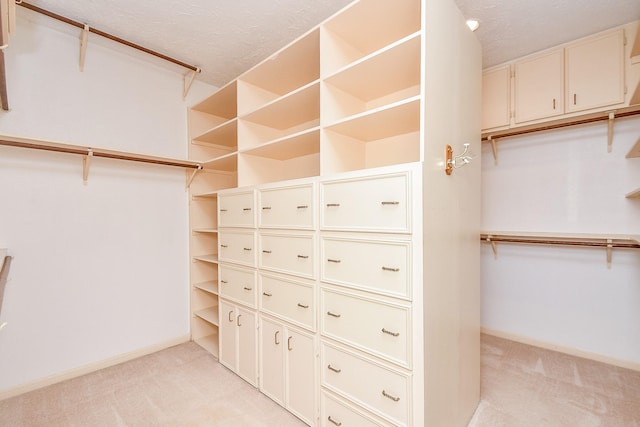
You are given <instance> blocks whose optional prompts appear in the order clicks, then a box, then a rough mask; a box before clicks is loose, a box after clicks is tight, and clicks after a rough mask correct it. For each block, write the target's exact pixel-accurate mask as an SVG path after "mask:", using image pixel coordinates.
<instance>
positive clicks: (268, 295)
mask: <svg viewBox="0 0 640 427" xmlns="http://www.w3.org/2000/svg"><path fill="white" fill-rule="evenodd" d="M262 295H264V296H265V297H270V296H273V294H268V293H266V292H263V293H262Z"/></svg>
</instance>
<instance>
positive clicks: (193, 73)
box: [182, 68, 202, 101]
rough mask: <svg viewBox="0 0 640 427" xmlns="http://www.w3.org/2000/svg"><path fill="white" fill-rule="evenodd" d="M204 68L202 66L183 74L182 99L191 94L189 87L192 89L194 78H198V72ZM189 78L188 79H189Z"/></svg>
mask: <svg viewBox="0 0 640 427" xmlns="http://www.w3.org/2000/svg"><path fill="white" fill-rule="evenodd" d="M201 71H202V70H201V69H200V68H196V69H195V70H193V71H187V72H186V73H185V74H184V75H183V76H182V100H183V101H184V100H185V99H186V98H187V95H188V94H189V89H191V85H192V84H193V80H194V79H195V78H196V74H198V73H200V72H201ZM187 80H188V81H187Z"/></svg>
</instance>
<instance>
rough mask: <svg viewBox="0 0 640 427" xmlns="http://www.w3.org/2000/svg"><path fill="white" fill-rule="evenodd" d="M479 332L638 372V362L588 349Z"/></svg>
mask: <svg viewBox="0 0 640 427" xmlns="http://www.w3.org/2000/svg"><path fill="white" fill-rule="evenodd" d="M480 332H481V333H483V334H486V335H492V336H494V337H498V338H504V339H507V340H510V341H515V342H519V343H522V344H527V345H532V346H534V347H540V348H544V349H546V350H552V351H557V352H559V353H564V354H568V355H570V356H575V357H582V358H583V359H589V360H594V361H596V362H601V363H606V364H608V365H613V366H618V367H620V368H626V369H631V370H634V371H638V372H640V363H638V362H633V361H630V360H622V359H616V358H614V357H610V356H605V355H603V354H598V353H592V352H589V351H584V350H580V349H577V348H573V347H566V346H562V345H559V344H554V343H550V342H547V341H541V340H537V339H535V338H530V337H525V336H522V335H517V334H512V333H510V332H504V331H498V330H495V329H489V328H480Z"/></svg>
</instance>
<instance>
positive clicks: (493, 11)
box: [18, 0, 640, 86]
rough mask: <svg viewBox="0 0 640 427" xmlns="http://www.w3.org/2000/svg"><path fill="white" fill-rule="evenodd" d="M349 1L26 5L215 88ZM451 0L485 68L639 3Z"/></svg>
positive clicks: (626, 15) (592, 28) (631, 14)
mask: <svg viewBox="0 0 640 427" xmlns="http://www.w3.org/2000/svg"><path fill="white" fill-rule="evenodd" d="M350 1H351V0H133V1H132V0H82V1H78V0H26V2H28V3H31V4H33V5H36V6H38V7H41V8H44V9H47V10H50V11H52V12H55V13H57V14H60V15H63V16H66V17H69V18H71V19H73V20H76V21H79V22H84V23H87V24H89V25H90V26H92V27H95V28H97V29H100V30H102V31H106V32H108V33H111V34H113V35H116V36H118V37H121V38H123V39H125V40H129V41H131V42H133V43H137V44H140V45H142V46H144V47H147V48H149V49H152V50H156V51H158V52H161V53H163V54H165V55H168V56H171V57H174V58H176V59H179V60H181V61H184V62H186V63H189V64H193V65H196V66H198V67H200V68H201V69H202V74H201V75H200V76H199V77H198V79H200V80H202V81H206V82H207V83H210V84H212V85H215V86H222V85H224V84H225V83H227V82H229V81H231V80H233V79H234V78H235V77H237V76H238V75H240V74H241V73H242V72H244V71H246V70H248V69H249V68H251V67H252V66H253V65H255V64H257V63H258V62H260V61H261V60H263V59H264V58H266V57H268V56H269V55H270V54H271V53H273V52H275V51H276V50H278V49H279V48H281V47H283V46H285V45H286V44H288V43H289V42H291V41H293V40H294V39H295V38H297V37H298V36H300V35H302V34H303V33H305V32H306V31H307V30H309V29H311V28H313V27H315V26H316V25H317V24H318V23H320V22H322V21H323V20H324V19H326V18H327V17H328V16H330V15H331V14H333V13H334V12H336V11H338V10H339V9H341V8H342V7H343V6H345V5H347V4H348V3H350ZM383 1H393V0H383ZM429 1H437V0H429ZM455 1H456V3H457V4H458V7H459V8H460V10H461V11H462V13H463V15H464V16H466V17H469V18H471V17H473V18H477V19H478V20H480V22H481V24H480V28H479V29H478V30H477V32H476V33H477V36H478V38H479V39H480V41H481V43H482V46H483V58H484V66H485V67H487V66H491V65H495V64H498V63H501V62H504V61H507V60H510V59H513V58H517V57H519V56H522V55H525V54H528V53H532V52H535V51H537V50H540V49H544V48H547V47H550V46H553V45H556V44H560V43H564V42H566V41H569V40H573V39H576V38H579V37H581V36H584V35H588V34H592V33H594V32H598V31H600V30H604V29H607V28H611V27H614V26H617V25H621V24H625V23H628V22H631V21H635V20H638V19H640V0H455ZM20 9H23V8H20ZM20 12H21V13H33V12H31V11H26V10H21V11H20ZM18 31H19V29H18ZM70 31H76V32H77V29H75V28H73V27H71V29H70ZM132 53H133V52H132Z"/></svg>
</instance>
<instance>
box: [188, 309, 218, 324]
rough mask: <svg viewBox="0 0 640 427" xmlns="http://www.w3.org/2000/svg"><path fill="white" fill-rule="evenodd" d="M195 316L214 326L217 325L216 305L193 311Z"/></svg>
mask: <svg viewBox="0 0 640 427" xmlns="http://www.w3.org/2000/svg"><path fill="white" fill-rule="evenodd" d="M193 314H195V315H196V316H198V317H199V318H201V319H202V320H205V321H207V322H209V323H211V324H212V325H214V326H218V323H219V321H218V306H215V307H209V308H205V309H203V310H198V311H196V312H194V313H193Z"/></svg>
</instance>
